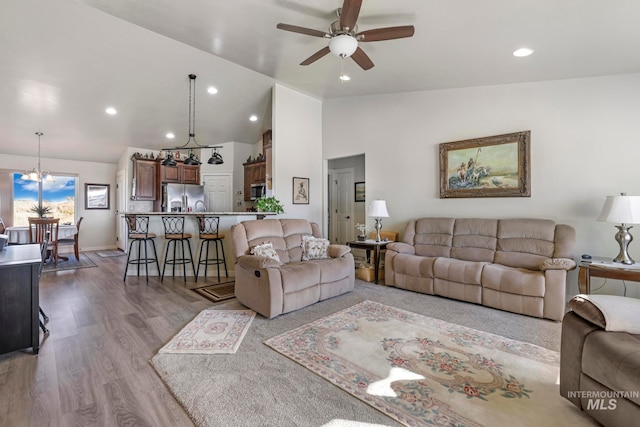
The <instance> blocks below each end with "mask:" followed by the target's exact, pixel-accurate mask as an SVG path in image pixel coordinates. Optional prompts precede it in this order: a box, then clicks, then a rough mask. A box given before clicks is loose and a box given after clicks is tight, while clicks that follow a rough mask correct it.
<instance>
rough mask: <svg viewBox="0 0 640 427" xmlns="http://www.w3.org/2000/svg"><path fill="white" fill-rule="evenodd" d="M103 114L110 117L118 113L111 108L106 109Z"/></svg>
mask: <svg viewBox="0 0 640 427" xmlns="http://www.w3.org/2000/svg"><path fill="white" fill-rule="evenodd" d="M104 112H105V113H107V114H109V115H112V116H114V115H116V114H118V111H117V110H116V109H115V108H113V107H108V108H107V109H106V110H104Z"/></svg>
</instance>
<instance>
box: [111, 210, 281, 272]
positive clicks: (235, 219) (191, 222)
mask: <svg viewBox="0 0 640 427" xmlns="http://www.w3.org/2000/svg"><path fill="white" fill-rule="evenodd" d="M124 215H140V216H149V233H154V234H155V235H156V236H157V237H156V239H155V242H156V248H157V250H158V262H159V263H160V268H162V264H163V261H164V253H165V250H166V245H167V240H166V239H165V238H164V225H163V224H162V217H163V216H184V217H185V223H184V232H185V233H189V234H191V236H192V238H191V251H192V253H193V262H194V265H195V266H196V269H197V268H198V251H199V249H200V239H199V237H198V221H197V220H196V215H213V216H219V217H220V225H219V230H218V232H219V233H220V234H223V235H224V241H223V242H224V253H225V258H226V261H227V270H228V271H229V276H233V275H234V258H233V251H232V250H231V240H230V238H229V235H230V230H231V227H232V226H233V225H234V224H238V223H240V222H243V221H250V220H255V219H264V218H265V217H266V216H268V215H276V214H275V213H273V212H135V211H131V212H124V213H123V214H122V215H121V217H122V219H123V221H124ZM125 230H126V225H125ZM124 238H125V239H126V234H125V235H124ZM125 248H126V251H128V250H129V243H128V242H127V241H125ZM133 250H134V251H136V250H137V249H136V247H135V245H134V249H133ZM149 250H151V247H149ZM220 268H221V274H222V275H223V276H224V267H223V266H220ZM170 269H171V267H170V266H167V270H166V275H169V276H170V274H171V273H170V272H169V271H170ZM215 271H216V270H215V268H214V269H211V268H209V279H211V277H213V276H214V275H216V274H215V273H214V272H215ZM178 272H179V274H178ZM136 274H137V269H135V268H130V269H129V270H128V272H127V275H128V276H133V275H136ZM141 274H143V273H141ZM186 274H187V276H193V275H194V274H193V271H191V266H190V265H187V272H186ZM149 275H150V276H151V275H153V276H159V275H160V274H159V272H158V271H157V269H156V266H155V264H149ZM203 275H204V268H201V269H200V277H202V276H203ZM176 277H182V266H181V265H177V266H176ZM221 279H223V278H222V277H221ZM203 285H204V281H203Z"/></svg>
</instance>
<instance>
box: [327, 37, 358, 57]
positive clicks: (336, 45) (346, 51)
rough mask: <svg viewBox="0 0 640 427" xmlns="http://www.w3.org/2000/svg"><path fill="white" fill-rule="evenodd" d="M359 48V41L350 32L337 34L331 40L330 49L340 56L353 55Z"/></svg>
mask: <svg viewBox="0 0 640 427" xmlns="http://www.w3.org/2000/svg"><path fill="white" fill-rule="evenodd" d="M357 48H358V41H357V40H356V39H355V37H352V36H350V35H348V34H341V35H339V36H335V37H333V38H332V39H331V41H330V42H329V50H330V51H331V53H333V54H334V55H335V56H338V57H340V58H347V57H349V56H351V55H353V52H355V51H356V49H357Z"/></svg>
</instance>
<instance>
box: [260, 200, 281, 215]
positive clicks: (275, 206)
mask: <svg viewBox="0 0 640 427" xmlns="http://www.w3.org/2000/svg"><path fill="white" fill-rule="evenodd" d="M253 206H254V207H255V208H256V209H257V210H258V212H273V213H277V214H280V213H284V208H283V207H282V204H280V200H278V199H276V198H275V197H273V196H269V197H267V196H262V197H260V198H259V199H258V200H256V201H255V202H254V204H253Z"/></svg>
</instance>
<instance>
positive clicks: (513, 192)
mask: <svg viewBox="0 0 640 427" xmlns="http://www.w3.org/2000/svg"><path fill="white" fill-rule="evenodd" d="M530 141H531V131H523V132H515V133H509V134H505V135H496V136H488V137H484V138H476V139H468V140H465V141H456V142H446V143H443V144H440V198H442V199H446V198H456V197H530V196H531V182H530V181H531V167H530V164H529V162H530V154H529V146H530Z"/></svg>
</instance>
